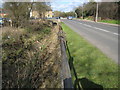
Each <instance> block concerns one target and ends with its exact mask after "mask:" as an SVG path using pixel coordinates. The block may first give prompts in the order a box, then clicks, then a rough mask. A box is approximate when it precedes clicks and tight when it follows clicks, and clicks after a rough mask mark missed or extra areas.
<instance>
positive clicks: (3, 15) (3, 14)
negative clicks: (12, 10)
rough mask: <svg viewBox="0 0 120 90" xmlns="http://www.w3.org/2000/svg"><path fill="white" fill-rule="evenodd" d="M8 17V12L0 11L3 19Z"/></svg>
mask: <svg viewBox="0 0 120 90" xmlns="http://www.w3.org/2000/svg"><path fill="white" fill-rule="evenodd" d="M7 15H8V13H7V11H6V10H5V9H2V8H1V9H0V17H1V18H4V17H6V16H7Z"/></svg>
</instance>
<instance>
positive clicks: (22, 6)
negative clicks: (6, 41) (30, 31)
mask: <svg viewBox="0 0 120 90" xmlns="http://www.w3.org/2000/svg"><path fill="white" fill-rule="evenodd" d="M31 8H32V3H30V2H24V3H23V2H5V3H4V9H6V10H8V12H9V14H8V17H9V18H11V20H12V22H13V26H14V27H18V26H21V25H22V23H24V22H25V21H27V20H28V19H29V15H30V11H31Z"/></svg>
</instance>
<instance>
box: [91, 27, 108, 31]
mask: <svg viewBox="0 0 120 90" xmlns="http://www.w3.org/2000/svg"><path fill="white" fill-rule="evenodd" d="M93 28H95V29H98V30H101V31H104V32H110V31H107V30H105V29H101V28H97V27H93Z"/></svg>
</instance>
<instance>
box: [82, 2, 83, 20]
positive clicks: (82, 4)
mask: <svg viewBox="0 0 120 90" xmlns="http://www.w3.org/2000/svg"><path fill="white" fill-rule="evenodd" d="M82 19H83V2H82Z"/></svg>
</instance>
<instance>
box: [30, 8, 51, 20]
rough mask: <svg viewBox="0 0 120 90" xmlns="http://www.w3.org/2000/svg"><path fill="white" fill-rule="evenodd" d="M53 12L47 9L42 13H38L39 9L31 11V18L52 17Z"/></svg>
mask: <svg viewBox="0 0 120 90" xmlns="http://www.w3.org/2000/svg"><path fill="white" fill-rule="evenodd" d="M52 16H53V12H52V10H47V11H46V12H45V13H42V14H41V15H40V14H39V13H38V11H36V10H34V11H31V12H30V17H31V18H35V19H36V18H52Z"/></svg>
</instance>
